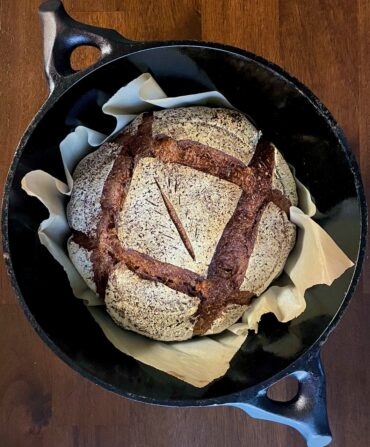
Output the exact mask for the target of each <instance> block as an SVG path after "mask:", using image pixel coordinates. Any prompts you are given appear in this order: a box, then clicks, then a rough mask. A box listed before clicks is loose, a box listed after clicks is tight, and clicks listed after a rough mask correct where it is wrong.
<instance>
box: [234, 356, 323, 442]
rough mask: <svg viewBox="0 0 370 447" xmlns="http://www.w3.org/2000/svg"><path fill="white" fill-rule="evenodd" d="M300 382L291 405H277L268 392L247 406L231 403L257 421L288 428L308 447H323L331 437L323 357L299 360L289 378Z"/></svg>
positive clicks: (249, 399)
mask: <svg viewBox="0 0 370 447" xmlns="http://www.w3.org/2000/svg"><path fill="white" fill-rule="evenodd" d="M290 375H291V376H293V377H295V378H296V379H297V380H298V384H299V389H298V393H297V395H296V396H295V397H294V398H293V399H292V400H291V401H289V402H277V401H274V400H271V399H270V398H269V397H268V396H267V389H264V390H262V391H260V392H259V393H258V394H257V396H254V397H252V398H247V399H246V400H248V402H246V403H243V402H238V403H231V404H228V405H231V406H233V407H236V408H240V409H241V410H243V411H245V412H246V413H247V414H248V415H249V416H251V417H253V418H256V419H264V420H267V421H272V422H278V423H281V424H284V425H289V426H290V427H293V428H295V429H296V430H298V431H299V432H300V434H301V435H302V436H303V437H304V438H305V440H306V443H307V447H324V446H326V445H328V444H330V443H331V441H332V436H331V432H330V428H329V423H328V416H327V408H326V391H325V374H324V371H323V368H322V364H321V360H320V353H319V351H317V352H316V353H314V354H313V355H312V353H310V357H309V358H307V357H306V358H304V359H302V360H300V361H299V362H298V364H297V369H296V371H294V372H293V373H291V374H290Z"/></svg>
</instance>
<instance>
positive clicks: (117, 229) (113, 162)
mask: <svg viewBox="0 0 370 447" xmlns="http://www.w3.org/2000/svg"><path fill="white" fill-rule="evenodd" d="M259 137H260V135H259V132H258V131H257V130H256V129H255V128H254V127H253V125H252V124H251V123H250V122H249V121H248V120H247V118H246V117H245V116H244V115H243V114H241V113H239V112H236V111H232V110H227V109H211V108H206V107H188V108H180V109H168V110H163V111H159V112H154V113H145V114H142V115H140V116H139V117H138V118H136V119H135V120H134V121H133V122H132V123H131V125H130V126H128V127H127V128H126V129H125V130H124V131H123V132H122V133H121V134H120V135H119V136H118V137H117V138H115V140H114V141H113V142H111V143H107V144H104V145H103V146H101V147H100V148H99V149H98V150H96V151H95V152H94V153H92V154H90V155H88V156H87V157H85V158H84V159H83V160H82V161H81V162H80V163H79V165H78V166H77V168H76V170H75V172H74V174H73V178H74V182H75V183H74V188H73V191H72V196H71V200H70V203H69V205H68V209H67V214H68V219H69V222H70V225H71V228H72V233H73V236H72V238H71V239H70V240H69V243H68V250H69V254H70V257H71V259H72V261H73V262H74V264H75V266H76V268H77V269H78V271H79V272H80V274H81V275H82V276H83V278H84V279H85V281H86V283H87V284H88V285H89V287H90V288H92V290H94V291H96V292H97V293H98V294H99V295H100V296H102V297H103V298H104V300H105V303H106V307H107V311H108V312H109V314H110V315H111V317H112V318H113V320H114V321H116V322H117V324H119V325H120V326H122V327H124V328H126V329H130V330H133V331H136V332H139V333H141V334H143V335H146V336H148V337H151V338H155V339H157V340H164V341H175V340H185V339H188V338H191V337H192V336H193V335H205V334H214V333H219V332H221V331H222V330H224V329H226V328H227V327H229V326H230V325H231V324H233V323H234V322H235V321H237V320H238V319H239V318H240V316H241V315H242V313H243V312H244V311H245V309H246V308H247V307H248V305H249V303H250V301H251V299H252V298H253V296H255V295H259V294H260V293H262V292H263V290H265V289H266V288H267V287H268V285H269V284H270V283H271V282H272V281H273V279H274V278H275V277H276V276H278V275H279V274H280V272H281V270H282V268H283V266H284V264H285V261H286V258H287V256H288V254H289V252H290V250H291V249H292V247H293V245H294V242H295V228H294V225H293V224H292V223H291V222H290V221H289V220H288V217H287V213H288V210H289V207H290V205H296V204H297V195H296V189H295V182H294V178H293V177H292V175H291V173H290V170H289V167H288V166H287V164H286V162H285V161H284V160H283V158H282V156H281V155H280V153H279V152H278V151H277V150H276V148H275V147H274V146H273V145H272V144H270V143H267V142H263V141H261V142H258V140H259Z"/></svg>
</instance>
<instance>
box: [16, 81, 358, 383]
mask: <svg viewBox="0 0 370 447" xmlns="http://www.w3.org/2000/svg"><path fill="white" fill-rule="evenodd" d="M189 105H208V106H221V107H227V108H233V106H232V105H231V104H230V103H229V102H228V101H227V99H226V98H225V97H224V96H223V95H221V94H220V93H219V92H217V91H212V92H205V93H198V94H193V95H186V96H178V97H173V98H169V97H167V96H166V94H165V93H164V91H163V90H162V89H161V87H160V86H159V85H158V84H157V82H156V81H155V80H154V79H153V77H152V76H151V75H150V74H148V73H144V74H142V75H141V76H139V77H138V78H136V79H134V80H133V81H131V82H130V83H129V84H127V85H126V86H124V87H122V88H121V89H119V90H118V91H117V92H116V93H115V94H114V95H113V96H112V97H111V98H110V99H109V101H108V102H107V103H105V104H104V105H103V108H102V110H103V112H104V113H105V114H108V115H112V116H113V117H115V118H116V122H117V124H116V127H115V129H114V131H113V132H112V134H111V135H108V136H107V135H103V134H101V133H99V132H96V131H94V130H93V129H89V128H86V127H83V126H78V127H77V128H76V129H75V131H74V132H72V133H70V134H69V135H67V136H66V137H65V139H64V140H63V141H62V142H61V144H60V150H61V155H62V160H63V164H64V169H65V175H66V180H67V184H65V183H63V182H61V181H60V180H58V179H56V178H54V177H52V176H51V175H49V174H48V173H46V172H44V171H40V170H38V171H32V172H29V173H28V174H27V175H26V176H25V177H24V178H23V180H22V188H23V189H24V190H25V191H26V192H27V194H29V195H30V196H34V197H37V198H38V199H39V200H40V201H41V202H42V203H43V204H44V205H45V206H46V208H47V209H48V210H49V213H50V215H49V218H48V219H46V220H44V221H43V222H41V224H40V228H39V233H38V234H39V238H40V242H41V243H42V244H43V245H44V246H45V247H46V248H47V249H48V250H49V252H50V253H51V255H52V256H53V257H54V258H55V260H56V261H57V262H59V263H60V264H61V265H62V267H63V268H64V270H65V272H66V274H67V276H68V280H69V282H70V285H71V288H72V291H73V294H74V295H75V296H76V298H80V299H82V300H84V302H85V304H86V308H87V309H88V311H89V312H90V313H91V315H92V317H93V318H94V320H95V321H96V323H97V324H98V325H99V326H100V327H101V329H102V331H103V332H104V334H105V336H106V337H107V338H108V340H109V341H110V342H111V343H112V344H113V345H114V346H115V347H116V348H117V349H119V350H120V351H121V352H123V353H125V354H127V355H129V356H131V357H134V358H135V359H136V360H138V361H140V362H143V363H145V364H147V365H150V366H152V367H154V368H157V369H159V370H161V371H164V372H166V373H167V374H170V375H172V376H175V377H177V378H178V379H181V380H183V381H185V382H188V383H190V384H192V385H193V386H195V387H204V386H206V385H208V384H209V383H210V382H212V381H213V380H215V379H217V378H219V377H221V376H223V375H224V374H225V373H226V371H227V370H228V368H229V364H230V361H231V359H232V357H233V356H234V355H235V354H236V352H237V351H238V350H239V348H240V347H241V345H242V344H243V342H244V341H245V339H246V337H247V335H248V331H249V330H254V331H257V330H258V323H259V321H260V319H261V317H262V315H264V314H266V313H269V312H272V313H274V314H275V315H276V318H277V319H278V320H279V321H281V322H288V321H290V320H292V319H294V318H295V317H297V316H298V315H300V314H301V313H302V312H303V311H304V310H305V307H306V302H305V299H304V294H305V291H306V290H307V289H308V288H309V287H311V286H313V285H315V284H328V285H330V284H331V283H332V282H333V281H334V280H335V279H336V278H338V277H339V276H340V275H341V274H342V273H343V272H344V271H345V270H347V269H348V268H349V267H351V266H353V263H352V262H351V260H350V259H349V258H348V257H347V256H346V255H345V253H343V251H342V250H341V249H340V248H339V247H338V246H337V245H336V243H335V242H334V241H333V240H332V239H331V238H330V237H329V236H328V234H327V233H326V232H325V231H324V230H323V229H322V228H321V227H320V226H319V225H318V224H317V223H316V222H314V221H313V220H312V219H311V217H312V216H313V215H314V214H315V213H316V207H315V205H314V203H313V201H312V200H311V196H310V193H309V191H308V190H307V189H306V188H305V187H304V186H303V185H302V184H301V183H300V182H299V181H298V180H297V190H298V196H299V208H297V207H291V209H290V220H291V221H292V222H294V223H295V224H296V225H297V227H298V232H297V243H296V245H295V247H294V249H293V250H292V252H291V254H290V256H289V258H288V261H287V263H286V265H285V268H284V271H285V274H284V275H283V277H282V278H280V279H278V280H277V281H276V282H274V283H273V284H272V285H271V286H270V287H269V288H268V289H267V290H266V291H265V292H264V293H263V294H262V295H260V296H259V297H258V298H256V299H255V300H254V301H253V302H252V304H251V306H250V307H249V308H248V309H247V311H246V312H245V313H244V315H243V317H242V319H241V321H240V322H238V323H236V324H234V325H233V326H231V327H230V328H229V329H228V330H226V331H224V332H223V333H222V334H219V335H214V336H207V337H196V338H194V339H192V340H188V341H184V342H173V343H168V342H167V343H166V342H159V341H155V340H151V339H149V338H146V337H144V336H142V335H139V334H136V333H134V332H130V331H127V330H124V329H121V328H120V327H118V326H117V325H116V324H115V323H114V322H113V321H112V320H111V319H110V317H109V316H108V314H107V312H106V311H105V308H104V302H103V300H102V299H101V298H100V297H98V296H97V295H96V294H95V293H94V292H93V291H92V290H90V289H89V288H88V287H87V285H86V283H85V282H84V280H83V279H82V278H81V276H80V275H79V273H78V272H77V270H76V269H75V267H74V266H73V264H72V262H71V261H70V259H69V257H68V254H67V250H66V241H67V239H68V237H69V236H70V234H71V231H70V228H69V226H68V222H67V219H66V214H65V207H64V203H65V200H64V199H65V196H69V195H70V193H71V190H72V187H73V179H72V175H71V174H72V172H73V170H74V167H75V166H76V164H77V163H78V162H79V161H80V160H81V159H82V158H83V157H84V156H85V155H87V154H88V153H90V152H91V151H93V150H94V148H96V147H97V146H100V145H101V144H102V143H104V142H105V141H107V140H109V139H110V138H112V137H113V136H114V135H116V134H117V133H119V132H120V131H121V130H122V129H123V128H124V127H125V126H126V125H127V124H128V123H130V122H131V121H132V120H133V119H134V118H135V117H136V116H137V115H138V114H140V113H142V112H144V111H146V110H150V109H152V108H153V107H157V108H158V107H160V108H173V107H184V106H189ZM122 361H124V359H122Z"/></svg>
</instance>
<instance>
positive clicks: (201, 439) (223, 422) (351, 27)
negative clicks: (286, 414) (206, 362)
mask: <svg viewBox="0 0 370 447" xmlns="http://www.w3.org/2000/svg"><path fill="white" fill-rule="evenodd" d="M39 4H40V1H39V0H27V1H22V2H21V1H10V0H0V55H1V64H0V101H1V111H0V117H1V119H0V126H1V141H2V149H1V151H0V176H1V184H3V183H4V181H5V178H6V174H7V169H8V167H9V165H10V162H11V158H12V156H13V153H14V150H15V148H16V145H17V142H18V140H19V139H20V137H21V135H22V133H23V131H24V130H25V128H26V126H27V124H28V123H29V121H30V120H31V118H32V117H33V115H34V114H35V113H36V112H37V110H38V108H39V107H40V105H41V104H42V102H43V101H44V100H45V98H46V96H47V88H46V83H45V81H44V79H43V74H42V72H43V69H42V54H41V48H42V42H41V33H40V29H39V19H38V17H37V7H38V6H39ZM65 6H66V8H67V10H68V9H69V10H70V12H71V13H72V14H73V16H74V17H75V18H76V19H77V20H81V21H84V22H86V23H91V24H94V25H98V26H105V27H109V28H115V29H117V30H118V31H119V32H121V33H122V34H123V35H125V36H126V37H127V38H130V39H133V40H140V39H143V40H160V39H203V40H209V41H218V42H224V43H227V44H232V45H236V46H239V47H241V48H245V49H247V50H250V51H253V52H256V53H258V54H260V55H262V56H264V57H266V58H268V59H271V60H272V61H274V62H276V63H278V64H280V65H281V66H283V67H284V68H285V69H287V70H288V71H290V72H291V73H292V74H293V75H295V76H297V77H298V78H299V79H300V80H301V81H302V82H304V83H305V84H307V85H308V86H309V87H310V88H311V89H312V90H313V91H314V92H315V93H316V94H317V95H318V96H319V97H320V98H321V99H322V101H323V102H324V103H325V104H326V105H327V106H328V107H329V108H330V110H331V111H332V112H333V114H334V116H335V117H336V118H337V120H338V122H339V124H340V125H341V127H342V128H343V129H344V131H345V133H346V135H347V137H348V139H349V141H350V143H351V145H352V147H353V150H354V152H355V153H356V155H357V158H358V160H359V163H360V166H361V169H362V174H363V180H364V182H365V186H366V189H367V190H369V188H370V145H369V141H370V99H369V98H370V58H369V54H370V31H369V30H370V26H369V24H370V2H369V0H312V1H310V2H305V1H303V0H145V1H141V2H139V1H137V0H66V1H65ZM91 57H92V56H91V54H90V55H88V54H87V55H84V54H83V53H80V54H79V55H77V58H78V59H79V61H77V62H79V63H81V64H86V63H89V61H91ZM89 58H90V59H89ZM0 288H1V290H0V292H1V293H0V327H1V330H0V446H4V447H18V446H19V447H33V446H35V447H36V446H37V447H121V446H137V447H141V446H146V447H198V446H199V447H200V446H214V447H225V446H227V447H237V446H243V445H245V446H249V447H257V446H284V447H291V446H292V447H297V446H298V447H299V446H304V443H303V441H302V440H301V438H300V437H299V436H298V435H297V434H296V433H295V432H294V431H293V430H291V429H288V428H285V427H282V426H278V425H275V424H270V423H267V422H262V421H255V420H252V419H250V418H248V417H247V416H245V415H244V414H243V413H242V412H240V411H238V410H235V409H230V408H218V409H215V408H213V409H211V408H210V409H170V408H157V407H151V406H145V405H143V404H139V403H136V402H131V401H128V400H126V399H123V398H120V397H118V396H116V395H113V394H111V393H109V392H107V391H105V390H103V389H101V388H99V387H96V386H95V385H93V384H91V383H89V382H87V381H86V380H85V379H83V378H82V377H80V376H78V375H77V374H76V373H74V372H73V371H72V370H71V369H69V368H68V367H67V366H66V365H65V364H63V363H62V362H61V361H60V360H59V359H58V358H56V357H55V355H54V354H53V353H51V352H50V351H49V350H48V348H46V347H45V346H44V344H43V343H42V342H41V340H40V339H39V338H38V336H37V335H36V334H35V333H34V332H33V330H32V329H31V327H30V325H29V323H28V322H27V321H26V319H25V317H24V316H23V314H22V312H21V310H20V308H19V306H18V304H17V301H16V298H15V295H14V292H13V290H12V289H11V287H10V285H9V280H8V278H7V276H6V273H5V269H4V266H3V264H1V272H0ZM369 312H370V262H369V259H368V257H367V259H366V265H365V271H364V274H363V277H362V281H361V283H360V286H359V287H358V290H357V292H356V294H355V296H354V298H353V300H352V302H351V305H350V307H349V309H348V311H347V312H346V315H345V317H344V318H343V320H342V322H341V324H340V325H339V327H338V328H337V329H336V330H335V332H334V334H333V335H332V336H331V337H330V339H329V341H328V342H327V344H326V345H325V347H324V349H323V358H324V364H325V369H326V373H327V382H328V386H327V392H328V408H329V414H330V421H331V427H332V431H333V434H334V442H333V444H332V445H333V446H336V447H348V446H357V447H366V446H367V445H369V441H368V440H369V439H370V424H369V402H370V373H369V370H370V368H369V366H370V357H369V356H370V354H369V353H370V334H369V324H368V320H369V318H368V315H369ZM285 392H287V386H285V385H281V386H280V390H278V391H277V395H278V396H279V395H280V396H281V395H282V394H284V393H285ZM274 396H276V391H275V394H274Z"/></svg>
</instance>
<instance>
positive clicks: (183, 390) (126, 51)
mask: <svg viewBox="0 0 370 447" xmlns="http://www.w3.org/2000/svg"><path fill="white" fill-rule="evenodd" d="M40 14H41V18H42V22H43V26H44V55H45V71H46V75H47V78H48V81H49V87H50V96H49V98H48V100H47V101H46V102H45V104H44V105H43V106H42V108H41V110H40V111H39V112H38V113H37V115H36V116H35V118H34V120H33V122H32V123H31V125H30V126H29V128H28V129H27V131H26V133H25V135H24V136H23V138H22V140H21V142H20V144H19V146H18V149H17V151H16V153H15V156H14V160H13V162H12V165H11V168H10V171H9V175H8V179H7V183H6V187H5V194H4V200H3V212H2V229H3V244H4V253H5V259H6V262H7V266H8V270H9V274H10V277H11V280H12V283H13V286H14V288H15V290H16V292H17V295H18V298H19V302H20V304H21V306H22V308H23V310H24V312H25V314H26V315H27V317H28V318H29V320H30V322H31V324H32V325H33V327H34V328H35V330H36V331H37V332H38V334H39V335H40V336H41V338H42V339H43V340H44V341H45V342H46V343H47V344H48V345H49V346H50V347H51V349H52V350H53V351H54V352H55V353H56V354H57V355H58V356H59V357H61V358H62V359H63V360H64V361H65V362H66V363H68V364H69V365H70V366H71V367H72V368H74V369H75V370H77V371H78V372H79V373H81V374H82V375H83V376H85V377H87V378H88V379H90V380H92V381H93V382H95V383H97V384H99V385H101V386H103V387H105V388H107V389H109V390H111V391H114V392H116V393H118V394H121V395H123V396H125V397H129V398H132V399H136V400H139V401H142V402H147V403H153V404H160V405H171V406H211V405H230V406H235V407H238V408H241V409H242V410H244V411H245V412H246V413H248V414H249V415H251V416H253V417H256V418H262V419H267V420H272V421H275V422H280V423H283V424H287V425H290V426H292V427H294V428H296V429H297V430H299V431H300V433H301V434H302V435H303V436H304V437H305V438H306V440H307V444H308V445H309V446H310V447H320V446H324V445H327V444H328V443H330V440H331V435H330V430H329V426H328V420H327V415H326V401H325V378H324V373H323V370H322V367H321V363H320V355H319V354H320V347H321V345H322V344H323V343H324V342H325V340H326V339H327V337H328V335H329V333H330V332H331V331H332V330H333V329H334V327H335V326H336V325H337V323H338V321H339V320H340V318H341V316H342V314H343V311H344V309H345V308H346V306H347V304H348V302H349V300H350V298H351V296H352V295H353V292H354V289H355V286H356V283H357V281H358V278H359V275H360V270H361V265H362V261H363V257H364V249H365V240H366V234H367V220H366V203H365V197H364V191H363V186H362V182H361V178H360V173H359V170H358V167H357V164H356V162H355V160H354V157H353V155H352V153H351V151H350V150H349V148H348V146H347V143H346V141H345V139H344V136H343V135H342V133H341V131H340V129H339V128H338V125H337V124H336V122H335V120H334V119H333V117H332V116H331V115H330V113H329V112H328V110H327V109H326V108H325V107H324V106H323V105H322V104H321V102H320V101H319V100H318V99H317V98H316V97H315V96H314V95H313V94H312V93H311V92H310V91H309V90H308V89H307V88H306V87H304V86H303V85H302V84H300V83H299V82H298V81H297V80H296V79H294V78H292V77H291V76H290V75H288V74H287V73H285V72H284V71H283V70H282V69H281V68H279V67H277V66H275V65H273V64H271V63H270V62H268V61H266V60H264V59H262V58H260V57H257V56H255V55H254V54H251V53H248V52H246V51H243V50H240V49H237V48H233V47H229V46H224V45H219V44H212V43H204V42H132V41H129V40H127V39H125V38H123V37H122V36H121V35H119V34H118V33H117V32H115V31H113V30H107V29H100V28H95V27H92V26H87V25H83V24H80V23H78V22H76V21H74V20H73V19H71V18H70V17H69V16H68V15H67V14H66V12H65V10H64V8H63V6H62V4H61V2H60V1H59V0H49V1H47V2H45V3H44V4H43V5H42V6H41V7H40ZM80 45H92V46H94V47H97V48H99V49H100V50H101V58H100V60H99V61H98V62H97V63H96V64H95V65H93V66H92V67H90V68H88V69H87V70H85V71H79V72H74V71H73V70H72V68H71V66H70V55H71V53H72V51H73V50H74V49H75V48H76V47H78V46H80ZM143 72H151V73H152V74H153V75H154V77H155V78H156V79H157V80H158V82H159V84H160V85H161V86H162V87H163V88H164V90H165V91H166V93H167V94H168V95H180V94H187V93H194V92H198V91H204V90H213V89H217V90H219V91H220V92H222V93H223V94H224V95H225V96H226V97H227V98H228V99H229V101H230V102H231V103H232V104H234V105H235V106H236V107H237V108H239V109H240V110H242V111H244V112H245V113H247V114H248V115H249V116H251V117H252V118H253V119H254V121H255V122H256V124H257V126H258V127H259V128H260V129H261V130H262V131H263V133H264V135H265V136H266V137H267V138H269V139H270V140H272V141H273V142H274V143H275V144H276V145H277V146H278V147H279V149H280V150H281V151H282V152H283V154H284V156H285V158H286V159H287V160H288V161H289V162H290V163H291V164H292V165H294V166H295V168H296V171H297V175H298V177H299V178H300V179H301V181H302V182H303V183H305V184H306V185H307V186H308V187H309V189H310V190H311V192H312V194H313V196H314V197H315V198H316V202H317V205H318V208H319V209H320V211H321V213H323V214H324V215H325V217H323V218H321V220H320V225H322V226H323V227H324V228H325V229H326V230H327V232H328V233H329V234H330V235H331V236H332V237H333V238H334V240H335V241H336V242H337V243H338V244H339V246H340V247H341V248H342V249H343V250H344V251H345V252H346V253H347V254H348V255H349V256H350V257H351V259H352V260H353V261H354V262H355V267H354V268H352V269H350V270H349V271H347V272H346V273H345V274H344V275H343V276H342V277H341V278H339V279H338V280H336V281H335V282H334V284H333V285H332V286H330V287H328V286H315V287H313V288H311V289H310V290H309V291H308V293H307V294H306V297H307V303H308V305H307V310H306V312H305V313H304V315H303V316H302V317H300V318H299V319H298V320H296V321H294V322H292V323H290V324H280V323H278V322H277V320H276V319H275V318H272V317H271V316H269V315H267V316H265V317H264V318H263V320H262V322H261V325H260V331H259V333H258V334H256V335H253V334H251V335H250V337H248V339H247V341H246V342H245V344H244V345H243V347H242V349H241V350H240V351H239V352H238V354H237V355H236V356H235V358H234V359H233V361H232V364H231V368H230V370H229V371H228V373H227V374H226V375H225V376H224V377H223V378H222V379H220V380H217V381H216V382H214V383H213V384H211V385H209V386H208V387H206V388H203V389H197V388H194V387H192V386H190V385H187V384H185V383H183V382H181V381H179V380H177V379H175V378H173V377H170V376H167V375H166V374H164V373H162V372H159V371H157V370H155V369H153V368H150V367H148V366H145V365H142V364H140V363H138V362H137V361H135V360H133V359H132V358H129V357H126V356H125V355H123V354H121V353H120V352H119V351H117V350H116V349H115V348H114V347H113V346H112V345H111V344H110V343H109V342H108V341H107V339H106V338H105V337H104V336H103V334H102V332H101V330H100V329H99V327H98V326H97V325H96V324H95V323H94V322H93V321H92V320H91V318H90V316H89V314H88V312H86V310H85V309H84V306H83V304H82V303H81V302H80V301H79V300H76V299H75V298H74V297H73V295H72V292H71V290H70V287H69V284H68V282H67V278H66V275H65V274H64V272H63V271H62V269H61V267H60V266H59V265H58V264H57V263H56V262H53V261H52V260H51V258H50V255H49V253H48V252H47V251H46V250H45V249H44V248H43V247H42V246H41V245H40V243H39V240H38V237H37V229H38V226H39V224H40V222H41V220H43V219H44V218H45V217H46V210H45V209H44V208H43V206H42V205H41V204H39V203H38V202H37V201H36V200H34V199H30V198H29V197H28V196H26V194H25V193H24V192H23V191H22V190H21V187H20V185H21V179H22V177H23V176H24V175H25V174H26V173H27V172H29V171H31V170H33V169H44V170H45V171H47V172H49V173H51V174H52V175H54V176H56V177H58V178H60V179H62V180H63V178H64V174H63V168H62V164H61V160H60V154H59V148H58V144H59V142H60V141H61V140H62V139H63V138H64V137H65V135H66V134H67V133H68V132H70V131H71V130H72V129H73V128H74V127H75V126H76V125H78V124H80V123H84V124H85V125H88V126H89V127H92V128H94V129H98V130H101V131H102V132H109V130H111V129H113V127H114V123H113V122H112V121H111V119H110V118H109V117H107V116H105V115H103V114H102V112H101V109H100V106H101V105H102V104H103V103H104V102H105V101H106V99H107V98H108V97H109V96H110V95H111V94H112V93H114V92H115V91H116V90H117V89H118V88H119V87H121V86H122V85H124V84H125V83H127V82H129V81H131V80H132V79H133V78H135V77H137V76H138V75H139V74H141V73H143ZM25 253H27V262H25V261H24V259H25V256H24V254H25ZM55 284H58V288H57V290H56V289H55ZM51 291H53V295H52V296H51V295H50V293H51ZM82 328H83V330H82ZM277 347H279V349H277ZM289 375H291V376H294V377H296V378H297V380H298V382H299V390H298V394H297V396H296V397H295V398H294V399H292V400H291V401H289V402H286V403H281V402H275V401H272V400H270V399H269V398H268V397H267V394H266V393H267V390H268V388H269V387H270V386H271V385H272V384H274V383H275V382H277V381H278V380H280V379H281V378H284V377H287V376H289Z"/></svg>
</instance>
